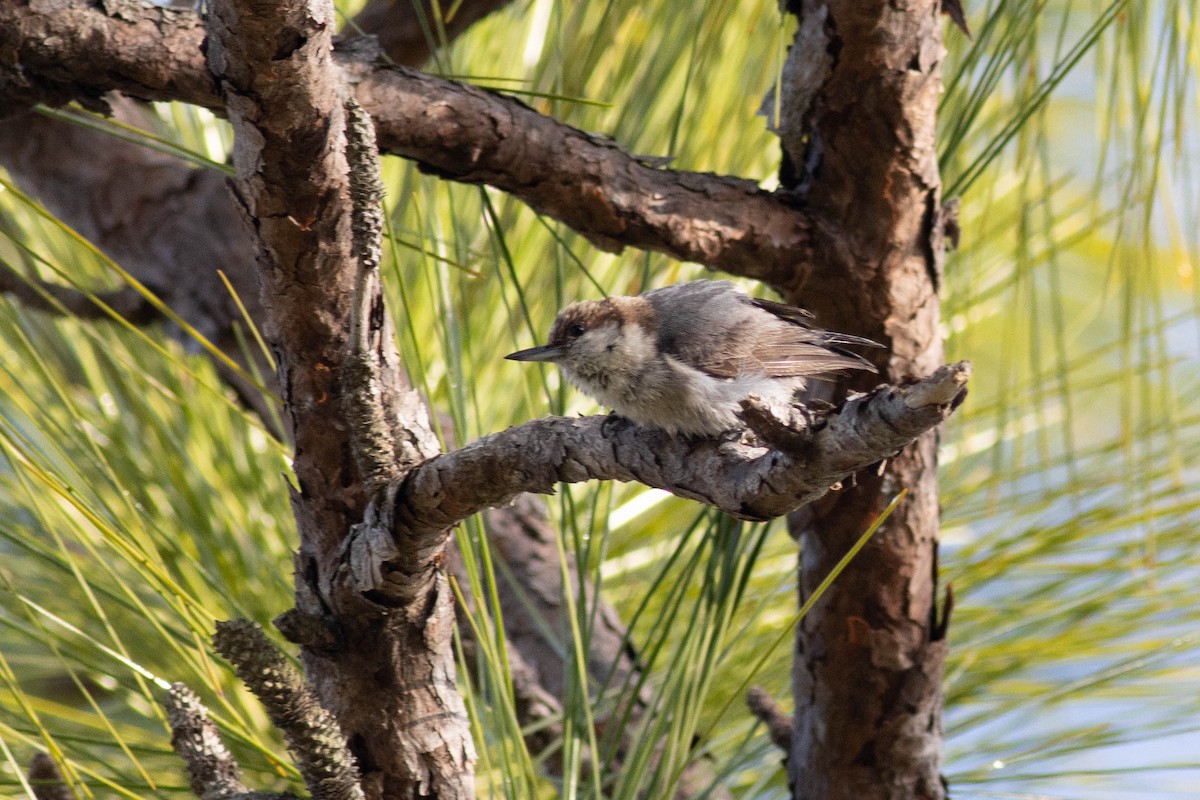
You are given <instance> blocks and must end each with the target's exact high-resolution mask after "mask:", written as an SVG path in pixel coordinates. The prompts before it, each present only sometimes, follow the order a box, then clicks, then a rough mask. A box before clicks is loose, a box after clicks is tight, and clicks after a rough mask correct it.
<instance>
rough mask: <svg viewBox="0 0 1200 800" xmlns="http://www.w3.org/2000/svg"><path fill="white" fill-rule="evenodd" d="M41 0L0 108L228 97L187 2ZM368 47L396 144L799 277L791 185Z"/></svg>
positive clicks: (14, 45)
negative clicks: (566, 119) (114, 93)
mask: <svg viewBox="0 0 1200 800" xmlns="http://www.w3.org/2000/svg"><path fill="white" fill-rule="evenodd" d="M29 2H30V0H26V2H15V3H10V4H4V5H0V59H4V60H0V74H3V75H5V76H7V81H6V82H5V83H0V116H3V115H5V114H11V113H13V112H14V111H15V110H17V109H19V108H22V107H25V106H27V105H28V104H30V103H32V102H35V101H36V102H47V103H62V102H66V101H67V100H70V99H80V100H86V99H89V98H90V99H94V98H98V97H100V96H101V95H102V94H103V93H104V92H105V91H108V90H120V91H122V92H125V93H127V94H130V95H132V96H134V97H138V98H142V99H146V100H178V101H182V102H187V103H192V104H194V105H200V106H203V107H206V108H210V109H213V110H214V111H217V112H219V113H220V112H222V111H223V104H222V101H221V99H220V96H219V94H218V93H217V92H216V90H215V87H214V85H213V84H212V83H211V80H210V79H209V76H208V73H207V70H206V69H205V65H204V59H203V57H202V54H201V50H200V47H201V42H202V40H203V37H202V32H201V31H200V29H199V27H198V26H197V25H196V24H195V20H194V19H189V18H186V12H175V11H169V10H165V9H160V8H157V7H153V6H144V5H140V4H131V5H130V6H129V7H126V6H125V5H124V4H125V3H126V2H129V0H116V2H117V6H118V8H117V11H116V12H115V14H114V15H112V16H110V15H106V14H105V13H104V11H103V10H102V9H101V8H100V7H98V6H93V5H92V4H91V3H88V2H86V0H70V2H68V3H67V4H66V7H67V8H68V9H69V10H70V12H71V13H70V14H61V15H59V14H51V15H44V14H39V13H36V12H35V11H33V10H31V8H30V6H29V5H28V3H29ZM181 14H182V15H181ZM47 17H50V18H51V19H47ZM79 31H86V32H87V33H88V35H87V36H81V35H80V33H79ZM131 31H132V32H131ZM133 33H137V34H139V35H143V36H145V37H147V38H146V39H145V40H143V41H141V42H140V44H139V47H138V48H137V49H133V48H132V47H130V46H129V42H130V41H131V39H132V36H133ZM189 48H192V49H191V50H190V51H189ZM189 52H190V53H191V54H192V56H191V57H190V58H188V57H187V55H188V53H189ZM358 58H359V56H358V55H357V52H356V51H352V50H348V51H347V52H346V53H345V54H343V56H342V57H341V58H340V59H339V64H340V66H341V68H342V69H343V70H345V73H346V76H347V77H348V78H349V79H350V80H351V81H352V83H354V85H355V92H356V95H357V99H358V101H359V103H361V104H362V106H363V108H364V109H365V110H366V111H367V112H368V113H369V114H370V115H371V116H372V117H373V118H374V119H375V121H376V127H377V137H378V139H379V145H380V148H381V150H382V152H384V153H389V154H393V155H400V156H404V157H405V158H411V159H413V160H416V161H418V162H420V163H421V164H422V165H424V166H425V168H427V169H430V170H432V171H434V172H436V173H437V174H439V175H443V176H444V177H447V178H451V179H453V180H457V181H461V182H465V183H486V184H488V185H490V186H495V187H496V188H499V189H502V190H504V191H506V192H509V193H511V194H513V195H514V196H515V197H518V198H520V199H521V200H523V201H524V202H526V203H528V204H529V205H530V206H531V207H532V208H533V209H535V210H536V211H538V212H540V213H543V214H546V215H548V216H551V217H553V218H555V219H558V220H560V221H562V222H564V223H566V224H567V225H569V226H570V227H572V228H573V229H574V230H576V231H578V232H579V233H580V234H582V235H583V236H585V237H587V238H588V239H589V240H591V241H592V242H593V243H595V244H596V245H597V246H599V247H602V248H604V249H607V250H613V251H619V250H620V249H621V248H623V247H627V246H628V247H639V248H643V249H648V250H655V251H658V252H663V253H666V254H668V255H671V256H674V257H676V258H679V259H681V260H686V261H695V262H697V263H701V264H705V265H706V266H709V267H713V268H718V269H722V270H725V271H727V272H730V273H733V274H736V275H744V276H746V277H751V278H757V279H759V280H762V281H764V282H766V283H768V284H770V285H772V286H775V287H776V288H781V289H782V288H786V287H787V286H790V285H793V284H794V283H795V281H796V277H795V271H796V269H797V264H802V263H803V262H804V260H805V257H806V253H807V252H808V249H809V247H810V226H809V222H808V219H807V217H806V216H805V215H804V214H803V213H801V212H800V211H798V210H797V209H796V208H795V207H794V206H793V205H792V204H791V201H790V200H789V198H788V197H787V196H786V195H774V194H771V193H770V192H765V191H763V190H761V189H759V188H758V187H757V186H756V185H755V184H754V183H753V182H752V181H747V180H743V179H738V178H729V177H722V176H717V175H711V174H706V173H696V172H687V171H681V170H665V169H657V168H654V167H652V166H648V165H646V164H645V163H643V162H642V161H640V160H639V159H638V158H636V157H634V156H632V155H630V154H628V153H626V152H624V151H623V150H621V149H620V148H619V147H618V146H617V145H616V144H614V143H613V142H611V141H608V140H605V139H602V138H600V137H597V136H593V135H590V134H587V133H584V132H582V131H579V130H576V129H574V128H571V127H570V126H568V125H564V124H562V123H560V122H557V121H556V120H554V119H552V118H550V117H546V116H544V115H542V114H539V113H537V112H536V111H533V110H532V109H530V108H529V107H528V106H525V105H524V104H523V103H521V102H519V101H517V100H515V99H513V98H510V97H505V96H503V95H500V94H496V93H494V92H489V91H485V90H483V89H478V88H475V87H471V86H468V85H465V84H462V83H458V82H456V81H448V80H443V79H441V78H435V77H433V76H430V75H425V74H423V73H420V72H417V71H415V70H411V69H406V68H403V67H393V66H389V65H384V64H378V63H365V62H363V61H361V60H357V59H358ZM97 64H99V65H100V67H99V68H98V67H97V66H95V65H97ZM14 76H15V77H14Z"/></svg>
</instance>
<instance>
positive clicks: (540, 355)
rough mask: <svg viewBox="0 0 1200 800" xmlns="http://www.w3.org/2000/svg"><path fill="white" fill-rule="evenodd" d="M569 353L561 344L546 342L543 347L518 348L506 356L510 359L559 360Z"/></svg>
mask: <svg viewBox="0 0 1200 800" xmlns="http://www.w3.org/2000/svg"><path fill="white" fill-rule="evenodd" d="M566 354H567V348H565V347H563V346H561V345H548V344H544V345H542V346H541V347H531V348H529V349H528V350H518V351H517V352H515V353H509V354H508V355H506V356H505V358H507V359H508V360H509V361H557V360H558V359H560V358H562V357H563V356H565V355H566Z"/></svg>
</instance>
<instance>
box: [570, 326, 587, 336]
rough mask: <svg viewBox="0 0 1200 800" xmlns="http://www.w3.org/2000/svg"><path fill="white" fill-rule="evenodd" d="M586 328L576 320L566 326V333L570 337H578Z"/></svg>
mask: <svg viewBox="0 0 1200 800" xmlns="http://www.w3.org/2000/svg"><path fill="white" fill-rule="evenodd" d="M586 330H587V328H585V327H583V325H581V324H580V323H578V322H576V323H574V324H573V325H570V326H568V328H567V335H568V336H570V337H571V338H572V339H578V338H579V337H580V336H583V333H584V331H586Z"/></svg>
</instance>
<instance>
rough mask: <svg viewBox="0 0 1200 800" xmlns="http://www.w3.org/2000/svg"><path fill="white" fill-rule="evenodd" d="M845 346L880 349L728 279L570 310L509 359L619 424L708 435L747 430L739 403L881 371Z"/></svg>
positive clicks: (782, 397)
mask: <svg viewBox="0 0 1200 800" xmlns="http://www.w3.org/2000/svg"><path fill="white" fill-rule="evenodd" d="M845 345H851V346H867V347H880V346H881V345H879V344H878V343H876V342H873V341H871V340H870V339H864V338H862V337H859V336H851V335H849V334H844V333H833V332H830V331H824V330H821V329H819V328H817V327H815V326H814V325H813V321H812V315H811V314H809V313H808V312H807V311H805V310H804V309H801V308H796V307H794V306H789V305H785V304H783V303H776V302H772V301H770V300H762V299H759V298H756V297H750V296H749V295H747V294H745V293H743V292H742V291H740V290H739V289H737V288H736V287H734V285H733V284H732V283H730V282H729V281H713V280H699V281H691V282H688V283H679V284H673V285H671V286H665V287H663V288H661V289H655V290H653V291H650V292H646V293H645V294H640V295H635V296H623V297H607V298H604V299H602V300H584V301H580V302H575V303H572V304H570V305H569V306H567V307H566V308H564V309H563V310H562V311H561V312H559V314H558V316H557V318H556V319H555V320H554V325H553V326H552V328H551V330H550V338H549V340H548V342H547V343H546V344H544V345H541V346H538V347H531V348H529V349H528V350H519V351H517V352H515V353H510V354H508V355H507V356H505V358H507V359H510V360H512V361H534V362H538V361H540V362H551V363H554V364H556V365H557V366H558V367H559V369H561V370H562V372H563V374H564V375H565V376H566V377H567V379H568V380H569V381H570V382H571V383H572V384H574V385H575V386H576V387H577V388H579V389H580V390H581V391H583V392H584V393H585V394H587V395H589V396H591V397H592V398H594V399H596V400H598V401H599V402H600V403H601V404H602V405H604V406H606V407H608V408H611V409H612V410H613V411H614V412H615V413H616V414H617V415H619V416H622V417H625V418H627V419H629V420H631V421H633V422H635V423H638V424H639V425H642V426H646V427H651V428H658V429H661V430H664V431H666V432H667V433H668V434H672V435H673V434H676V433H679V434H684V435H686V436H689V437H695V436H700V437H703V436H716V435H719V434H722V433H724V432H727V431H731V430H734V429H736V428H738V427H740V422H739V418H738V416H737V413H738V411H739V410H740V408H741V407H740V404H739V403H740V401H741V400H743V399H745V398H747V397H748V396H750V395H752V394H754V395H758V396H759V397H760V398H762V399H764V400H767V401H770V402H777V403H790V402H792V400H793V397H794V395H795V393H796V392H798V391H800V390H801V389H803V388H804V387H805V385H806V383H807V381H808V379H810V378H815V377H818V376H824V375H828V374H830V373H837V372H842V371H844V370H854V369H858V370H866V371H869V372H876V371H877V370H876V369H875V367H874V365H873V364H871V362H870V361H868V360H867V359H865V358H864V357H862V356H861V355H858V354H856V353H853V352H851V351H849V350H847V349H845V347H844V346H845Z"/></svg>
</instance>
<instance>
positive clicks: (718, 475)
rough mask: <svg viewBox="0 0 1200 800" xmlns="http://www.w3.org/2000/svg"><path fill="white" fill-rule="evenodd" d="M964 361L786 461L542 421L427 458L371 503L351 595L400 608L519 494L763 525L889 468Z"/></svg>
mask: <svg viewBox="0 0 1200 800" xmlns="http://www.w3.org/2000/svg"><path fill="white" fill-rule="evenodd" d="M970 374H971V369H970V365H969V364H968V363H966V362H960V363H958V364H952V365H947V366H944V367H942V368H940V369H938V370H936V371H935V372H934V373H933V374H932V375H930V376H929V377H927V378H923V379H921V380H918V381H915V382H912V383H909V384H906V385H902V386H881V387H879V388H878V389H877V390H875V391H874V392H872V393H870V394H868V395H861V396H859V397H856V398H853V399H851V400H849V401H847V402H846V403H845V404H844V405H842V406H841V407H840V408H838V409H837V410H835V411H833V412H830V413H828V414H826V415H824V416H821V417H818V418H817V419H816V420H815V421H814V422H812V423H811V424H810V425H808V426H807V429H805V430H799V431H796V436H795V438H794V439H793V440H792V441H791V442H790V445H789V451H788V452H784V451H782V450H772V449H768V448H765V447H763V446H761V445H754V444H748V443H745V442H731V441H719V440H711V439H706V440H689V439H686V438H683V437H672V436H669V435H667V434H666V433H663V432H661V431H652V430H647V429H645V428H640V427H638V426H637V425H635V424H633V423H631V422H628V421H626V420H623V419H620V418H615V417H583V418H580V419H571V418H566V417H549V418H546V419H540V420H534V421H533V422H528V423H526V424H524V425H520V426H517V427H514V428H509V429H508V430H506V431H503V432H501V433H497V434H493V435H491V436H487V437H484V438H483V439H480V440H478V441H476V442H473V443H471V444H469V445H467V446H465V447H462V448H460V449H458V450H455V451H454V452H451V453H447V454H445V455H441V456H437V457H435V458H433V459H430V460H429V461H427V462H425V463H424V464H421V465H420V466H419V467H417V468H416V469H414V470H413V471H412V473H411V474H410V475H409V476H408V478H407V479H406V480H405V481H404V482H403V483H401V484H398V485H394V486H393V487H392V488H391V490H390V491H389V492H388V494H387V497H386V500H383V499H377V501H376V502H375V503H373V506H372V510H371V511H368V520H369V523H370V524H368V525H364V526H360V527H359V529H358V530H356V532H355V535H354V536H352V537H351V539H350V541H349V542H348V543H347V547H346V548H345V550H344V551H343V552H344V554H345V557H346V559H347V562H348V567H349V569H348V570H347V571H346V572H345V573H343V574H342V577H345V578H349V579H350V580H352V581H353V583H354V584H355V586H356V590H357V591H359V592H380V593H382V594H383V595H385V596H389V597H396V598H401V599H403V600H407V599H408V597H409V596H410V594H411V592H412V591H413V585H414V579H415V578H416V576H420V575H422V574H427V573H428V571H429V570H430V569H431V565H432V563H433V561H434V559H436V558H437V554H436V551H434V550H433V549H432V548H433V547H434V546H435V545H436V543H437V541H438V540H439V538H440V537H442V536H443V535H444V531H445V529H446V528H447V527H449V526H451V525H454V524H455V523H457V522H459V521H460V520H463V519H465V518H466V517H468V516H470V515H471V514H474V513H476V512H478V511H481V510H483V509H485V508H488V507H493V506H499V505H503V504H505V503H508V502H511V501H512V499H513V498H514V497H515V496H516V495H517V494H519V493H521V492H543V493H548V492H551V491H553V488H554V485H555V484H556V483H559V482H565V483H578V482H581V481H585V480H596V479H599V480H619V481H634V480H636V481H639V482H641V483H644V484H646V485H648V486H653V487H656V488H659V489H665V490H667V491H669V492H673V493H674V494H677V495H680V496H683V497H690V498H693V499H696V500H700V501H701V502H704V503H707V504H709V505H713V506H716V507H717V508H720V509H722V510H723V511H725V512H727V513H729V514H732V515H734V516H737V517H740V518H743V519H750V520H765V519H771V518H773V517H777V516H780V515H781V514H786V513H787V512H789V511H792V510H794V509H795V508H798V507H799V506H801V505H803V504H805V503H808V502H811V501H812V500H815V499H816V498H818V497H820V496H821V495H823V494H824V493H825V492H827V491H828V490H829V488H830V487H831V486H833V485H834V484H835V483H837V482H838V481H840V480H841V479H842V478H844V477H846V476H848V475H850V474H852V473H854V472H857V471H858V470H861V469H864V468H866V467H868V466H870V465H871V464H874V463H876V462H879V461H881V460H883V459H886V458H889V457H891V456H893V455H894V454H896V453H897V452H898V451H899V450H901V449H902V448H903V447H905V446H906V445H908V444H909V443H910V442H912V441H913V440H914V439H916V438H917V437H918V436H920V435H921V434H922V433H924V432H926V431H928V430H930V429H932V428H934V427H935V426H937V425H938V424H940V423H941V422H942V421H943V420H945V419H946V418H947V417H948V416H949V415H950V414H951V413H952V412H953V411H954V409H955V408H956V407H957V405H958V403H959V402H961V400H962V398H963V396H964V395H965V386H966V383H967V380H968V378H969V377H970Z"/></svg>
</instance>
